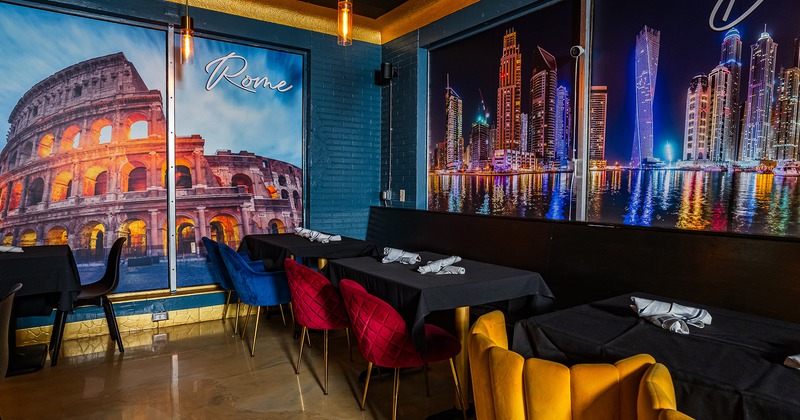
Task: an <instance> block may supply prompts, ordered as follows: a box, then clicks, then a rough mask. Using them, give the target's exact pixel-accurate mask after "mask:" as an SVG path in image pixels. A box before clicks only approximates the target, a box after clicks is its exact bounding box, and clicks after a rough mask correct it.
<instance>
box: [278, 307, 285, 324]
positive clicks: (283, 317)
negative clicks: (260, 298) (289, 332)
mask: <svg viewBox="0 0 800 420" xmlns="http://www.w3.org/2000/svg"><path fill="white" fill-rule="evenodd" d="M278 308H280V310H281V319H282V320H283V326H284V327H285V326H286V316H285V315H284V314H283V304H282V303H281V304H278Z"/></svg>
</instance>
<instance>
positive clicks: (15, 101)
mask: <svg viewBox="0 0 800 420" xmlns="http://www.w3.org/2000/svg"><path fill="white" fill-rule="evenodd" d="M0 23H1V25H0V36H2V37H3V39H4V40H5V41H6V42H5V44H4V48H3V50H2V53H0V74H3V75H4V77H6V79H7V80H14V83H6V84H4V85H3V86H2V88H0V113H2V114H4V115H5V117H4V118H3V119H2V127H0V128H2V129H3V132H4V133H5V134H6V136H5V142H4V144H3V147H2V151H0V211H2V213H0V237H1V238H2V240H3V244H4V245H15V246H23V247H24V246H35V245H69V246H70V247H71V248H72V250H73V253H74V255H75V257H76V261H77V263H78V269H79V272H80V274H81V279H82V281H83V282H90V281H94V280H96V279H97V278H99V277H100V276H101V275H102V272H103V270H104V263H105V255H106V254H107V251H108V249H109V247H110V246H111V244H112V243H113V242H114V240H115V239H117V238H119V237H124V238H125V239H126V241H125V245H124V247H123V251H122V267H121V270H120V286H119V287H118V289H117V292H128V291H139V290H151V289H165V288H168V287H169V282H168V268H167V267H168V265H167V263H168V262H167V255H168V247H169V246H175V247H176V251H177V253H176V255H177V259H178V287H184V286H192V285H199V284H210V283H212V282H213V280H212V279H211V277H210V275H209V273H208V270H207V267H206V260H205V250H204V248H203V247H202V242H201V241H200V238H201V237H202V236H208V237H211V238H212V239H214V240H217V241H219V242H223V243H226V244H228V245H230V246H233V247H236V246H238V242H239V241H240V240H241V238H242V237H243V236H244V235H246V234H249V233H278V232H283V231H285V230H287V229H290V228H293V227H294V226H297V225H299V224H300V223H301V222H302V220H303V216H302V211H303V210H302V209H303V205H302V193H303V191H302V186H303V182H302V179H303V171H302V147H303V99H302V98H303V65H304V64H303V59H304V58H303V56H302V55H300V54H294V53H289V52H284V51H277V50H268V49H263V48H258V47H255V46H241V45H238V44H235V43H230V42H222V41H215V40H208V39H203V38H197V39H196V44H195V45H196V48H197V55H196V56H195V60H196V61H194V62H193V63H192V64H191V65H189V66H181V65H180V64H178V65H177V66H179V67H177V68H176V74H177V75H178V76H176V93H175V95H176V139H175V147H176V153H175V155H176V158H175V162H174V164H175V168H176V170H175V177H174V179H172V178H170V177H168V176H167V173H168V171H167V168H168V166H169V164H170V162H169V161H168V159H167V142H168V136H167V127H168V121H167V114H166V105H165V97H166V96H167V91H166V81H167V76H166V75H167V42H166V41H167V32H166V30H164V29H150V28H146V27H139V26H134V25H128V24H121V23H118V22H107V21H103V20H97V19H91V18H86V17H81V16H73V15H69V14H64V13H57V12H50V11H45V10H39V9H33V8H28V7H23V6H16V5H10V4H6V3H0ZM60 39H68V40H69V41H68V42H63V43H62V42H59V40H60ZM198 59H199V60H204V62H202V63H201V62H199V61H197V60H198ZM215 63H216V64H217V67H214V64H215ZM239 92H242V93H244V95H242V94H240V93H239ZM254 115H258V117H254ZM6 122H7V123H6ZM173 183H174V184H173ZM171 184H173V185H174V187H175V189H176V205H175V213H176V226H175V228H176V232H177V243H175V244H172V245H171V243H170V241H169V239H168V235H167V232H168V226H167V216H168V210H167V189H168V188H169V186H170V185H171Z"/></svg>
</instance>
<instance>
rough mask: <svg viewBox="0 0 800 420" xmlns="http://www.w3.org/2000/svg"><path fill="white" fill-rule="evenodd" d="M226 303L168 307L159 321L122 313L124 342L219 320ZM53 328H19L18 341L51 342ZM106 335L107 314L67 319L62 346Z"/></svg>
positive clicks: (231, 315)
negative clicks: (160, 330)
mask: <svg viewBox="0 0 800 420" xmlns="http://www.w3.org/2000/svg"><path fill="white" fill-rule="evenodd" d="M223 307H224V305H214V306H204V307H200V308H189V309H179V310H174V311H167V314H168V319H167V320H165V321H155V322H154V321H153V320H152V315H151V314H149V313H148V314H138V315H128V316H118V317H117V324H118V325H119V330H120V332H121V333H122V341H123V344H124V345H125V346H126V347H127V346H129V345H132V346H135V345H136V344H135V343H131V344H129V343H128V340H129V338H130V337H131V336H132V335H130V334H128V333H132V332H139V331H144V330H149V329H158V328H164V327H173V326H179V325H188V324H195V323H198V322H204V321H213V320H219V319H221V318H222V308H223ZM231 308H233V310H229V311H228V314H227V317H229V318H230V317H233V316H235V315H236V312H235V308H236V305H232V306H231ZM52 331H53V326H52V325H46V326H41V327H32V328H24V329H20V330H17V345H20V346H26V345H30V344H40V343H45V344H47V343H49V342H50V334H51V333H52ZM103 336H105V337H106V339H107V338H108V325H107V323H106V319H105V318H98V319H91V320H84V321H78V322H70V323H67V325H66V327H64V337H63V344H62V347H65V346H66V345H67V343H68V342H69V341H70V340H74V339H76V338H89V337H98V338H101V337H103Z"/></svg>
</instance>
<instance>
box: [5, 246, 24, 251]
mask: <svg viewBox="0 0 800 420" xmlns="http://www.w3.org/2000/svg"><path fill="white" fill-rule="evenodd" d="M0 252H22V248H20V247H18V246H6V245H0Z"/></svg>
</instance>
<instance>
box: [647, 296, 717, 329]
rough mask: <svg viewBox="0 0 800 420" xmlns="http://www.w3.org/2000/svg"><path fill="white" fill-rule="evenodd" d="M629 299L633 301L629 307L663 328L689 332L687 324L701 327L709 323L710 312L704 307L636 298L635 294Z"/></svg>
mask: <svg viewBox="0 0 800 420" xmlns="http://www.w3.org/2000/svg"><path fill="white" fill-rule="evenodd" d="M631 301H633V305H631V309H633V311H634V312H636V313H637V314H639V316H640V317H642V318H645V319H647V320H648V321H650V322H652V323H653V324H655V325H658V326H659V327H661V328H664V329H665V330H670V331H672V332H677V333H681V334H689V327H688V326H689V325H691V326H693V327H697V328H703V327H705V326H706V325H708V324H711V314H709V313H708V311H706V310H705V309H698V308H693V307H691V306H683V305H679V304H677V303H669V302H661V301H658V300H650V299H644V298H638V297H636V296H632V297H631Z"/></svg>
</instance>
